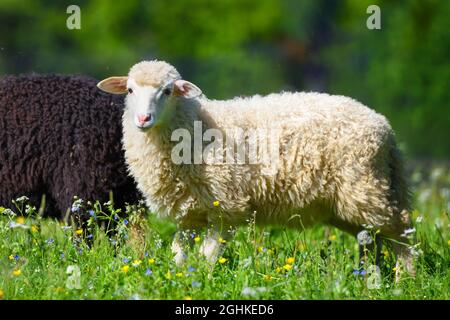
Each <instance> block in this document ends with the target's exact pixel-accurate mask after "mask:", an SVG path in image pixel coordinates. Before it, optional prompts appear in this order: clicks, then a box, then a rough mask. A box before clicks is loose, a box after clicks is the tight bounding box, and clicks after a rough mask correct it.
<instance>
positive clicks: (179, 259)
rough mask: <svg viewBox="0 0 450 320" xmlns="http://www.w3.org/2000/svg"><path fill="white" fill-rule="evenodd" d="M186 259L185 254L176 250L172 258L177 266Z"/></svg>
mask: <svg viewBox="0 0 450 320" xmlns="http://www.w3.org/2000/svg"><path fill="white" fill-rule="evenodd" d="M186 259H187V256H186V254H184V253H183V252H181V251H179V252H177V254H176V255H175V256H174V257H173V260H174V261H175V264H176V265H177V266H182V265H183V264H184V263H185V262H186Z"/></svg>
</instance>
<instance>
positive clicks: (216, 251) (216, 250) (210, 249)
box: [200, 229, 225, 263]
mask: <svg viewBox="0 0 450 320" xmlns="http://www.w3.org/2000/svg"><path fill="white" fill-rule="evenodd" d="M224 237H225V234H223V232H219V231H217V230H215V229H208V232H207V234H206V237H205V239H204V240H203V242H202V245H201V246H200V252H201V253H202V254H203V255H204V256H205V257H206V260H208V262H210V263H215V262H216V260H217V258H218V257H219V255H220V254H221V253H222V251H223V248H224V246H223V245H222V243H221V241H220V239H224Z"/></svg>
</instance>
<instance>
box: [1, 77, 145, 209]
mask: <svg viewBox="0 0 450 320" xmlns="http://www.w3.org/2000/svg"><path fill="white" fill-rule="evenodd" d="M97 82H98V81H97V80H95V79H93V78H90V77H86V76H63V75H23V76H4V77H2V78H0V206H5V207H11V200H12V199H15V198H17V197H19V196H23V195H25V196H27V197H29V198H30V202H31V203H32V204H33V205H35V206H36V207H39V205H40V203H41V199H42V196H43V195H44V194H45V196H46V210H45V212H46V215H47V216H53V217H62V216H64V214H65V213H66V211H67V209H68V208H70V206H71V204H72V202H73V197H74V196H78V197H80V198H82V199H84V200H94V201H95V200H99V201H102V202H104V201H107V200H108V199H109V193H110V191H112V193H113V198H114V203H115V205H116V207H124V204H125V202H128V203H130V204H132V203H135V202H136V201H137V200H138V199H139V197H140V195H139V193H138V191H137V189H136V186H135V183H134V181H133V179H132V178H131V177H129V176H128V172H127V168H126V165H125V161H124V154H123V150H122V121H121V117H122V113H123V110H122V109H123V107H124V103H123V98H121V97H118V96H114V95H108V94H106V93H103V92H102V91H100V90H99V89H98V88H97V87H96V84H97Z"/></svg>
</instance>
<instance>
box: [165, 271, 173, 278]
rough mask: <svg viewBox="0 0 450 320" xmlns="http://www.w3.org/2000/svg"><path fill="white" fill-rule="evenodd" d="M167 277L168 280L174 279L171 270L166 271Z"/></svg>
mask: <svg viewBox="0 0 450 320" xmlns="http://www.w3.org/2000/svg"><path fill="white" fill-rule="evenodd" d="M166 279H167V280H170V279H172V274H171V273H170V271H167V273H166Z"/></svg>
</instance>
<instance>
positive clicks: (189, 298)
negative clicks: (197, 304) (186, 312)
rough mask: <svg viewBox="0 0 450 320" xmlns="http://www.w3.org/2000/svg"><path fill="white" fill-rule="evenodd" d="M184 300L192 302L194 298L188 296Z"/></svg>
mask: <svg viewBox="0 0 450 320" xmlns="http://www.w3.org/2000/svg"><path fill="white" fill-rule="evenodd" d="M184 300H192V297H191V296H186V297H184Z"/></svg>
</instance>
